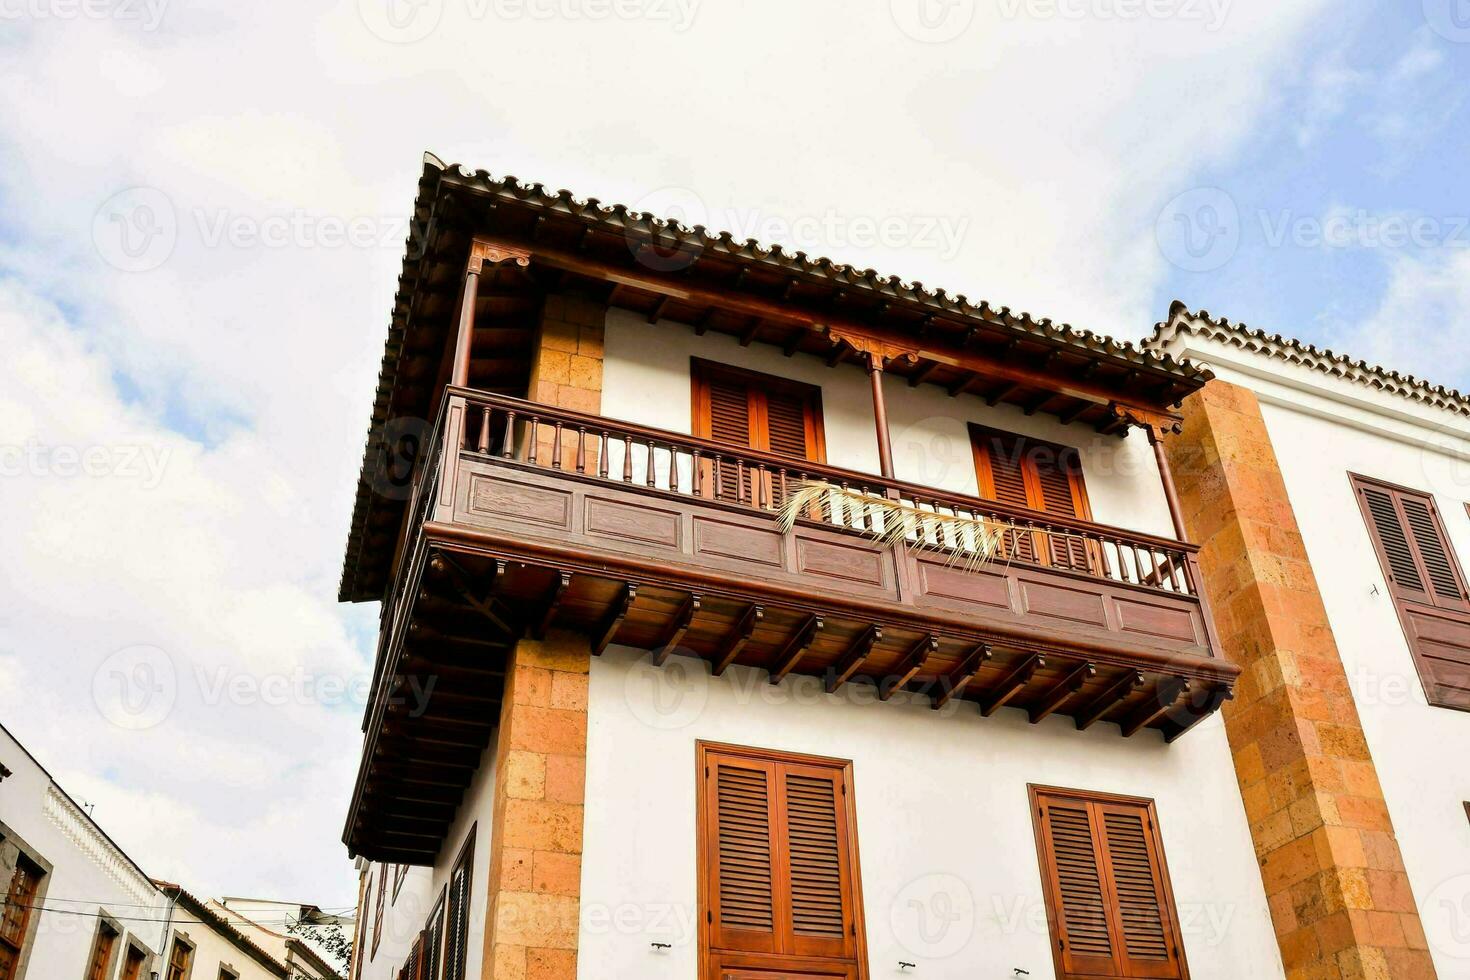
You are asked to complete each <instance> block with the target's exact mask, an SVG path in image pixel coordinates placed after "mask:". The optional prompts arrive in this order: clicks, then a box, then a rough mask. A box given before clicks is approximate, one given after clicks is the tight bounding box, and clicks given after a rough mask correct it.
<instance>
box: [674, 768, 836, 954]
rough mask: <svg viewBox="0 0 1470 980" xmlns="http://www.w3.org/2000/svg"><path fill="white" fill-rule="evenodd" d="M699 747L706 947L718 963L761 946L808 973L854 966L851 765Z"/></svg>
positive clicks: (756, 951) (763, 951)
mask: <svg viewBox="0 0 1470 980" xmlns="http://www.w3.org/2000/svg"><path fill="white" fill-rule="evenodd" d="M700 754H701V759H702V765H703V767H704V777H705V793H704V800H703V804H702V808H701V825H702V828H703V830H702V848H703V853H704V855H705V869H704V887H703V888H702V894H703V896H704V900H705V901H706V902H707V908H708V914H707V916H706V921H707V925H708V928H707V930H706V932H705V934H704V950H705V953H706V955H709V956H712V957H713V960H712V961H711V962H713V963H715V964H716V965H717V968H718V970H720V971H722V970H723V967H724V966H731V967H734V966H738V965H741V964H742V963H744V962H745V960H746V959H748V958H749V957H750V956H752V955H755V956H766V957H776V958H777V959H775V960H768V961H767V965H769V966H770V967H771V968H772V969H777V968H780V969H785V968H788V967H789V968H791V969H793V970H794V969H797V968H798V967H800V968H801V969H802V970H803V971H806V972H803V973H802V975H803V976H806V975H808V972H810V974H811V975H813V976H824V975H828V974H826V973H825V972H823V971H824V969H825V968H826V967H832V972H831V974H830V975H832V976H847V975H849V973H851V972H852V971H854V970H855V969H856V965H857V963H858V959H859V956H860V953H859V950H860V948H861V944H860V942H859V939H858V927H857V923H858V920H859V917H860V909H859V907H858V906H859V904H860V903H859V899H858V889H857V882H856V874H855V865H856V843H855V842H854V841H853V839H852V827H851V824H850V817H849V813H850V811H849V808H848V794H849V789H848V786H849V782H848V780H849V768H848V765H847V764H846V763H836V762H830V761H826V760H818V759H811V758H808V757H800V756H785V755H783V754H781V753H772V752H764V751H760V750H749V751H748V753H747V752H745V751H741V750H738V749H727V748H723V747H722V748H719V749H713V748H706V747H704V746H701V747H700ZM743 958H744V959H743ZM747 965H748V964H747ZM715 975H716V976H725V975H726V974H725V973H724V972H716V973H715ZM774 975H778V976H785V975H786V974H785V973H777V974H774Z"/></svg>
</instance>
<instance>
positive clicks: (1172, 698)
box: [1122, 677, 1189, 738]
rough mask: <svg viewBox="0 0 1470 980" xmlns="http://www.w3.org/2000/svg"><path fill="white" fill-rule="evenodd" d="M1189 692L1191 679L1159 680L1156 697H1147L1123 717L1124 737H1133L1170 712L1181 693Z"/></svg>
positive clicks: (1173, 678) (1172, 678) (1171, 678)
mask: <svg viewBox="0 0 1470 980" xmlns="http://www.w3.org/2000/svg"><path fill="white" fill-rule="evenodd" d="M1188 692H1189V681H1187V680H1185V679H1184V678H1182V677H1170V678H1167V679H1165V680H1161V681H1159V686H1158V688H1157V689H1156V691H1155V694H1154V697H1152V698H1148V699H1146V700H1145V701H1144V702H1143V704H1141V705H1139V706H1138V707H1137V708H1135V709H1134V711H1133V713H1132V714H1131V715H1129V716H1128V717H1127V718H1125V719H1123V725H1122V728H1123V737H1124V738H1132V737H1133V736H1134V735H1135V734H1137V733H1138V732H1140V731H1142V730H1143V729H1144V728H1147V727H1148V726H1149V725H1151V724H1153V723H1154V722H1156V721H1158V720H1159V719H1160V718H1162V717H1163V716H1164V715H1166V714H1168V712H1169V709H1170V708H1172V707H1174V702H1176V701H1178V700H1179V698H1180V696H1181V695H1184V694H1187V693H1188Z"/></svg>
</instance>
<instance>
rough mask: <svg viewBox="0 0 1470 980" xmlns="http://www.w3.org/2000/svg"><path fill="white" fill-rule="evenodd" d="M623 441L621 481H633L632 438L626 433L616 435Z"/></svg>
mask: <svg viewBox="0 0 1470 980" xmlns="http://www.w3.org/2000/svg"><path fill="white" fill-rule="evenodd" d="M618 438H619V439H621V440H622V441H623V482H624V483H632V482H633V440H632V439H631V438H629V437H628V436H626V435H622V436H619V437H618Z"/></svg>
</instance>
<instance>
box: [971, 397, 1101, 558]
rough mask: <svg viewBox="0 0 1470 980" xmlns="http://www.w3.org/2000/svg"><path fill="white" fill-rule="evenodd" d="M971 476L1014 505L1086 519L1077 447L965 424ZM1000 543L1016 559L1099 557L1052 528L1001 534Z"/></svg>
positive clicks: (990, 496)
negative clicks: (972, 466)
mask: <svg viewBox="0 0 1470 980" xmlns="http://www.w3.org/2000/svg"><path fill="white" fill-rule="evenodd" d="M970 448H971V450H972V451H973V452H974V456H975V480H976V483H977V484H978V485H979V489H980V496H982V497H984V498H985V499H986V500H994V501H997V502H999V503H1003V504H1010V505H1012V506H1015V507H1026V508H1028V509H1030V510H1037V511H1043V512H1045V513H1048V514H1056V515H1058V516H1060V517H1076V518H1080V519H1081V520H1085V521H1090V520H1092V507H1091V505H1090V504H1089V503H1088V500H1087V485H1086V483H1084V482H1083V480H1082V460H1081V457H1080V456H1079V455H1078V453H1077V450H1075V449H1073V448H1071V447H1070V446H1061V445H1057V444H1056V443H1052V442H1043V441H1042V440H1040V439H1032V438H1030V437H1028V436H1019V435H1016V434H1015V433H1011V432H1002V431H1000V430H999V429H987V428H985V427H984V426H980V425H975V424H974V423H971V424H970ZM1003 547H1004V548H1005V549H1006V550H1007V551H1008V552H1009V553H1010V556H1011V557H1015V558H1017V559H1020V560H1021V561H1037V560H1038V554H1039V555H1040V560H1042V561H1044V562H1045V563H1047V564H1050V565H1054V566H1057V567H1059V568H1075V569H1080V570H1084V571H1085V570H1088V569H1089V568H1090V567H1092V566H1093V565H1094V564H1095V563H1096V562H1097V560H1098V559H1099V558H1100V556H1099V555H1096V554H1093V553H1092V552H1091V550H1090V549H1089V545H1088V542H1087V541H1086V540H1085V539H1083V538H1078V537H1072V536H1064V535H1058V534H1051V535H1048V534H1040V533H1035V534H1033V533H1024V532H1021V533H1016V534H1007V536H1006V540H1005V542H1004V543H1003Z"/></svg>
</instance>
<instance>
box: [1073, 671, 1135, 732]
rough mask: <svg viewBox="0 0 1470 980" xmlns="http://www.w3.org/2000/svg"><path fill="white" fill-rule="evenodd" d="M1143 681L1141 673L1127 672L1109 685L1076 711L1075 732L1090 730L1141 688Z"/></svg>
mask: <svg viewBox="0 0 1470 980" xmlns="http://www.w3.org/2000/svg"><path fill="white" fill-rule="evenodd" d="M1143 681H1144V678H1143V671H1141V670H1130V671H1128V672H1127V673H1126V674H1124V675H1123V676H1122V677H1120V678H1119V679H1118V681H1117V682H1116V683H1114V684H1112V685H1110V686H1109V687H1108V688H1107V689H1106V690H1104V691H1103V692H1101V693H1100V694H1098V695H1097V696H1096V697H1094V698H1093V699H1092V700H1091V701H1089V702H1087V704H1085V705H1083V707H1082V708H1081V709H1079V710H1078V712H1077V714H1076V716H1075V717H1076V719H1077V730H1078V731H1079V732H1084V731H1086V730H1087V729H1089V728H1091V727H1092V726H1093V724H1094V723H1095V722H1097V720H1098V719H1099V718H1101V717H1102V716H1103V715H1105V714H1107V713H1108V712H1109V711H1111V710H1113V708H1114V706H1116V705H1117V704H1118V703H1119V702H1121V701H1123V700H1125V699H1126V698H1127V697H1128V696H1129V695H1130V694H1132V693H1133V692H1134V691H1136V690H1138V689H1139V688H1140V687H1142V686H1143Z"/></svg>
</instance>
